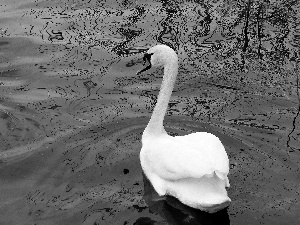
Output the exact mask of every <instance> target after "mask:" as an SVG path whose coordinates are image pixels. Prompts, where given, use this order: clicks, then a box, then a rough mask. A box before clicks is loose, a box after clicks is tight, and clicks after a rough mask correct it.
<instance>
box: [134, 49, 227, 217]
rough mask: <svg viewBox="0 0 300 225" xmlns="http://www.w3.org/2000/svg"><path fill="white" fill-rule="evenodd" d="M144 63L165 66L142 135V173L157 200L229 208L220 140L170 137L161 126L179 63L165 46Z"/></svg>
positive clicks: (200, 135) (210, 209)
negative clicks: (171, 198)
mask: <svg viewBox="0 0 300 225" xmlns="http://www.w3.org/2000/svg"><path fill="white" fill-rule="evenodd" d="M144 61H148V62H149V63H150V65H149V66H147V67H146V68H145V69H142V70H141V71H139V72H138V73H137V74H139V73H141V72H143V71H145V70H147V69H149V68H151V66H164V76H163V81H162V84H161V89H160V92H159V95H158V98H157V103H156V105H155V108H154V111H153V113H152V116H151V119H150V121H149V123H148V125H147V127H146V129H145V130H144V132H143V136H142V149H141V152H140V160H141V166H142V169H143V171H144V173H145V175H146V177H147V178H148V179H149V181H150V182H151V184H152V185H153V187H154V189H155V191H156V192H157V193H158V194H159V195H160V196H162V195H171V196H174V197H176V198H177V199H179V201H181V202H182V203H183V204H185V205H188V206H190V207H193V208H197V209H200V210H203V211H207V212H210V213H212V212H216V211H218V210H220V209H223V208H224V207H226V206H228V205H229V203H230V201H231V200H230V198H229V197H228V195H227V191H226V189H225V187H229V180H228V177H227V175H228V173H229V160H228V156H227V154H226V151H225V148H224V146H223V145H222V143H221V141H220V140H219V138H218V137H216V136H215V135H213V134H210V133H206V132H197V133H192V134H189V135H184V136H176V137H172V136H169V135H168V134H167V133H166V131H165V129H164V127H163V120H164V116H165V113H166V111H167V107H168V102H169V99H170V97H171V94H172V90H173V86H174V83H175V80H176V76H177V70H178V58H177V54H176V53H175V51H174V50H172V49H171V48H170V47H168V46H166V45H157V46H154V47H152V48H150V49H149V50H148V51H147V53H146V54H145V56H144Z"/></svg>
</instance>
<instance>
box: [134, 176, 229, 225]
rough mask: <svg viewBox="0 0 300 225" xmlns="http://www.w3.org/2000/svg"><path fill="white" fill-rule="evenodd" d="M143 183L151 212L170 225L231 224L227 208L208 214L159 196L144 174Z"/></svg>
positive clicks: (174, 199)
mask: <svg viewBox="0 0 300 225" xmlns="http://www.w3.org/2000/svg"><path fill="white" fill-rule="evenodd" d="M143 181H144V199H145V201H146V203H147V205H148V207H149V210H150V211H151V212H153V213H158V214H159V215H160V216H161V217H162V218H163V219H164V220H165V221H167V222H168V224H170V225H171V224H172V225H181V224H182V225H184V224H189V225H204V224H205V225H206V224H207V225H208V224H209V225H215V224H216V225H225V224H226V225H227V224H230V221H229V216H228V213H227V208H225V209H223V210H220V211H218V212H216V213H213V214H211V213H206V212H203V211H200V210H197V209H194V208H191V207H189V206H186V205H184V204H182V203H181V202H180V201H178V200H177V199H176V198H174V197H172V196H167V197H165V196H163V197H161V196H159V195H158V194H157V193H156V191H155V190H154V188H153V187H152V185H151V183H150V181H149V180H148V179H147V178H146V176H145V175H144V174H143ZM153 222H154V221H153ZM138 224H140V223H138ZM151 224H155V223H151Z"/></svg>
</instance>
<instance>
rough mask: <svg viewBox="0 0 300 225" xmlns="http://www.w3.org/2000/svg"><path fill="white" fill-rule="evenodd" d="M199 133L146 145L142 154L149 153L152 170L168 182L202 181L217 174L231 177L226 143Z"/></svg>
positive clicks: (168, 138)
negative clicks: (199, 179)
mask: <svg viewBox="0 0 300 225" xmlns="http://www.w3.org/2000/svg"><path fill="white" fill-rule="evenodd" d="M196 134H197V133H196ZM198 134H200V135H198V136H197V135H192V136H190V135H186V136H178V137H170V136H169V137H161V138H159V139H156V140H155V141H152V142H148V143H143V150H142V151H144V152H145V153H146V154H145V155H146V157H147V163H149V165H150V167H149V168H151V170H153V172H154V173H155V174H157V175H158V176H160V177H161V178H163V179H166V180H177V179H183V178H190V177H193V178H200V177H202V176H204V175H212V174H213V172H215V171H217V172H220V173H222V174H226V176H227V174H228V170H229V168H228V157H227V155H226V152H225V150H224V147H223V145H222V143H221V142H220V141H219V139H218V138H217V137H215V136H214V137H215V138H217V139H215V138H211V137H210V136H209V135H201V134H202V133H198ZM206 134H207V133H206ZM199 138H200V139H199ZM203 138H206V139H205V140H204V139H203ZM215 148H219V149H215ZM223 151H224V152H225V155H224V152H223ZM219 164H222V165H219ZM224 179H225V178H224Z"/></svg>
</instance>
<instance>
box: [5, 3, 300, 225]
mask: <svg viewBox="0 0 300 225" xmlns="http://www.w3.org/2000/svg"><path fill="white" fill-rule="evenodd" d="M220 2H221V1H216V2H215V3H213V2H211V1H208V2H205V1H204V2H203V3H198V2H197V1H180V2H178V1H138V2H137V1H117V0H116V1H108V2H105V1H93V0H92V1H68V0H64V1H33V0H26V1H22V2H19V1H5V3H4V6H3V7H1V18H0V24H1V26H0V28H1V30H0V143H1V144H0V184H1V185H0V214H1V218H0V223H1V224H93V225H95V224H242V223H243V224H298V223H299V222H300V217H299V213H298V212H299V210H300V205H299V193H300V185H299V183H300V176H299V165H300V154H299V146H300V143H299V142H300V140H299V132H300V131H299V121H300V119H299V109H298V105H299V95H297V91H298V86H296V84H297V82H296V76H297V73H296V72H295V71H293V70H292V69H291V68H293V67H292V66H291V64H290V62H289V61H292V60H287V61H288V62H284V63H282V64H280V62H281V61H280V62H279V61H278V62H277V63H274V59H271V58H268V57H272V56H273V55H276V54H277V53H276V52H271V51H273V50H274V49H273V48H270V47H269V46H271V44H272V45H275V44H276V41H277V39H276V35H277V33H278V32H279V33H280V32H281V31H277V33H276V30H274V29H275V27H271V25H270V24H272V23H275V22H274V21H269V23H268V26H266V24H265V27H264V32H265V35H266V37H268V38H265V39H264V38H262V39H261V49H260V52H259V53H260V54H261V56H262V57H263V59H264V61H263V62H260V63H261V64H259V63H258V62H257V61H255V60H254V59H253V58H251V57H254V56H255V49H256V48H258V47H259V45H255V43H256V42H255V41H254V42H250V43H249V45H252V47H253V51H252V52H251V51H249V52H248V53H249V54H248V55H246V52H242V51H241V46H243V45H242V44H243V43H242V40H243V36H242V35H241V32H242V31H243V29H242V28H243V26H242V25H241V24H239V22H238V21H235V20H234V18H239V17H234V15H235V13H238V12H240V11H239V10H241V11H242V9H240V8H237V6H236V5H234V6H232V7H231V9H230V10H229V9H227V10H223V11H222V10H221V9H222V7H225V6H226V4H220ZM268 7H272V6H268ZM233 8H234V10H232V9H233ZM253 10H254V11H253V12H252V13H254V14H255V13H256V14H258V13H259V11H257V10H258V9H257V8H255V7H254V8H253ZM255 10H256V11H255ZM261 10H263V8H261ZM273 10H276V8H273ZM225 12H228V13H231V14H232V15H233V16H232V17H230V16H228V15H227V14H226V13H225ZM224 13H225V14H226V15H225V14H224ZM265 13H268V11H265ZM254 14H253V15H254ZM256 14H255V15H256ZM290 14H292V13H290ZM290 14H289V15H290ZM276 15H277V14H274V15H272V17H270V18H274V17H276ZM282 16H284V15H282ZM253 18H254V17H253ZM253 18H252V17H251V19H253ZM255 18H257V17H255ZM287 21H289V20H287ZM232 24H234V26H233V25H232ZM225 25H226V26H227V28H226V29H225V28H224V27H223V26H225ZM252 25H253V26H254V25H255V27H256V25H257V24H256V23H254V22H253V24H252ZM279 25H280V24H278V23H277V25H276V26H279ZM286 26H288V24H286ZM290 27H291V29H292V27H293V26H292V25H290ZM253 32H254V31H253ZM295 32H296V31H295ZM274 35H275V37H274ZM295 35H296V33H295ZM271 37H274V39H272V38H271ZM251 38H252V37H251ZM278 38H279V37H278ZM280 40H283V42H284V43H292V45H287V44H286V46H290V47H289V50H291V49H292V47H291V46H296V45H297V41H296V40H294V39H293V35H292V34H291V33H290V34H289V35H288V36H286V39H280ZM157 42H160V43H164V44H168V45H170V46H172V47H173V48H174V49H176V51H177V52H178V55H179V59H180V68H179V75H178V82H177V83H176V87H175V89H174V92H173V95H172V98H171V102H170V104H169V109H168V116H167V117H166V121H165V126H166V129H167V131H168V132H169V133H170V134H171V135H184V134H187V133H192V132H197V131H208V132H211V133H214V134H215V135H217V136H218V137H220V139H221V141H222V142H223V144H224V145H225V147H226V151H227V153H228V155H229V158H230V167H231V169H230V175H229V179H230V184H231V187H230V189H228V193H229V197H230V198H231V199H232V203H231V205H230V206H229V207H228V208H227V209H225V210H222V211H220V212H218V213H216V214H207V213H203V212H199V211H197V210H194V209H191V208H188V207H186V206H184V205H182V204H181V203H180V202H178V201H176V200H175V199H172V198H170V197H168V198H159V197H158V196H156V195H155V193H153V190H152V189H151V185H149V184H147V180H145V179H143V175H142V170H141V168H140V163H139V158H138V155H139V151H140V148H141V143H140V138H141V134H142V131H143V129H144V128H145V126H146V124H147V122H148V120H149V116H150V113H151V112H152V109H153V106H154V104H155V102H156V96H157V94H158V91H159V87H160V82H161V75H162V72H161V70H159V69H158V70H156V71H153V72H149V73H148V74H147V73H145V74H141V75H138V76H137V75H135V73H136V71H138V70H139V69H140V66H141V62H142V60H141V58H142V54H140V53H142V52H144V51H145V50H146V49H147V48H148V47H150V46H152V45H154V44H156V43H157ZM257 43H258V42H257ZM280 46H281V47H282V45H280ZM275 53H276V54H275ZM282 55H284V54H283V53H282ZM291 55H292V53H291ZM254 58H255V57H254ZM242 59H243V60H242ZM251 60H252V61H251ZM277 64H278V65H279V64H280V67H279V66H278V67H276V66H277ZM241 78H243V79H241ZM241 80H242V81H241Z"/></svg>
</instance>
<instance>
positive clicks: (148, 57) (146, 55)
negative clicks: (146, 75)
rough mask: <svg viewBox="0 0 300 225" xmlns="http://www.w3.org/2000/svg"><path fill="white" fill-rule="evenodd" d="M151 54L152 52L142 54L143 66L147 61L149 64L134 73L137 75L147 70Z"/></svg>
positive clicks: (149, 66)
mask: <svg viewBox="0 0 300 225" xmlns="http://www.w3.org/2000/svg"><path fill="white" fill-rule="evenodd" d="M151 55H153V53H151V54H149V53H145V55H144V57H143V60H144V62H143V66H145V64H146V63H147V62H148V63H149V65H148V66H146V67H145V68H144V69H141V70H140V71H138V72H137V73H136V75H139V74H140V73H142V72H144V71H146V70H149V69H150V68H151V66H152V65H151Z"/></svg>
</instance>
